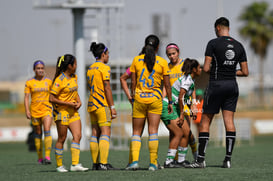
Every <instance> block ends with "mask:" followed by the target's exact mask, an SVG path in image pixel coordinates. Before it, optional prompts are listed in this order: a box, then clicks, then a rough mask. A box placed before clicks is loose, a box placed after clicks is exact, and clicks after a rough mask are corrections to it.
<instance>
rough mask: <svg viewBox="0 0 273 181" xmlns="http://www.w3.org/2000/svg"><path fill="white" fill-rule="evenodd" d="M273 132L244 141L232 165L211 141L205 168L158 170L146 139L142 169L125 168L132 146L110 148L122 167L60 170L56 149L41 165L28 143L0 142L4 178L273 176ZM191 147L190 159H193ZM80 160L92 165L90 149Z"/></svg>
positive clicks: (162, 148)
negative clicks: (150, 168)
mask: <svg viewBox="0 0 273 181" xmlns="http://www.w3.org/2000/svg"><path fill="white" fill-rule="evenodd" d="M272 140H273V136H272V135H270V136H258V137H255V138H254V145H249V144H248V143H242V144H241V145H240V146H237V145H236V146H235V149H234V153H233V159H232V168H230V169H223V168H220V167H221V164H222V161H223V159H224V155H225V148H223V147H215V146H214V145H213V143H211V142H210V143H211V144H209V146H208V148H207V154H206V163H207V168H205V169H185V168H176V169H164V170H158V171H155V172H152V171H148V170H147V168H148V165H149V153H148V142H147V140H146V139H143V141H142V148H141V152H140V167H141V168H142V169H141V170H137V171H126V170H124V168H125V166H126V165H127V161H128V150H126V151H117V150H110V155H109V162H110V163H111V164H112V165H113V166H114V167H117V168H121V170H115V171H92V170H89V171H88V172H80V173H79V172H68V173H57V172H56V170H55V167H56V163H55V159H54V154H53V152H52V155H51V156H52V161H53V163H52V164H51V165H38V164H37V162H36V160H37V155H36V152H28V148H27V145H26V144H25V143H0V162H1V164H0V180H1V181H4V180H8V181H10V180H27V181H37V180H39V181H43V180H46V181H55V180H58V181H61V180H66V181H68V180H81V181H83V180H100V181H102V180H111V181H112V180H157V181H159V180H160V181H161V180H163V181H164V180H168V181H169V180H175V181H178V180H202V181H205V180H221V181H223V180H232V181H237V180H240V181H241V180H251V181H252V180H263V181H264V180H272V178H271V177H272V175H273V166H272V161H273V154H272V150H273V144H272ZM159 141H160V142H159V159H160V164H163V162H164V160H165V156H166V154H167V149H168V139H167V138H164V137H160V140H159ZM190 152H191V151H190V150H189V152H188V156H187V158H188V160H190V161H192V156H191V153H190ZM80 162H81V163H82V164H83V165H84V166H85V167H89V168H91V167H92V161H91V155H90V152H89V151H82V152H81V157H80ZM70 164H71V156H70V151H66V152H65V153H64V165H65V166H66V167H67V168H69V166H70Z"/></svg>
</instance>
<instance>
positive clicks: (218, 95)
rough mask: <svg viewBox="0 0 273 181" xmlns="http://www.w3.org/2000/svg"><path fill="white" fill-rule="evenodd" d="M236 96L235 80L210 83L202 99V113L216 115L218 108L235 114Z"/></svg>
mask: <svg viewBox="0 0 273 181" xmlns="http://www.w3.org/2000/svg"><path fill="white" fill-rule="evenodd" d="M238 96H239V89H238V84H237V82H236V80H217V81H210V82H209V85H208V87H207V89H206V93H205V97H204V104H203V113H207V114H217V113H219V111H220V108H221V110H228V111H232V112H235V111H236V106H237V101H238Z"/></svg>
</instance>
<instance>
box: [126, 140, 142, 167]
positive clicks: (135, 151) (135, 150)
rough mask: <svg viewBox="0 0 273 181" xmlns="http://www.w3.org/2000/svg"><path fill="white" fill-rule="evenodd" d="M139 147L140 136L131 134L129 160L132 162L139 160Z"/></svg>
mask: <svg viewBox="0 0 273 181" xmlns="http://www.w3.org/2000/svg"><path fill="white" fill-rule="evenodd" d="M140 148H141V137H140V136H139V135H133V136H132V137H131V159H132V160H131V161H132V162H135V161H138V160H139V152H140ZM129 158H130V157H129Z"/></svg>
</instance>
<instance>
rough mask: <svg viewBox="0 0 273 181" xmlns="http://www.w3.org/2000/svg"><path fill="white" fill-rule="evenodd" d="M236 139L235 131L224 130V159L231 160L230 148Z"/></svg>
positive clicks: (231, 148)
mask: <svg viewBox="0 0 273 181" xmlns="http://www.w3.org/2000/svg"><path fill="white" fill-rule="evenodd" d="M235 139H236V132H231V131H227V132H226V157H225V161H230V160H231V155H232V150H233V147H234V143H235Z"/></svg>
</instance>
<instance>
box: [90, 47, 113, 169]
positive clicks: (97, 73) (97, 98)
mask: <svg viewBox="0 0 273 181" xmlns="http://www.w3.org/2000/svg"><path fill="white" fill-rule="evenodd" d="M90 51H91V52H92V53H93V55H94V57H95V58H96V62H95V63H93V64H92V65H91V66H90V67H89V69H88V71H87V80H88V85H89V89H90V96H89V101H88V112H89V114H90V119H91V125H92V136H91V140H90V150H91V156H92V160H93V170H113V169H114V168H113V167H112V165H111V164H109V163H108V154H109V145H110V135H111V122H112V119H115V118H116V116H117V112H116V109H115V106H114V101H113V97H112V90H111V85H110V72H111V70H110V67H109V66H107V65H106V64H107V63H108V61H109V51H108V48H107V47H106V46H105V45H104V44H103V43H99V44H96V43H95V42H92V44H91V46H90ZM99 157H100V162H99V160H98V158H99Z"/></svg>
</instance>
